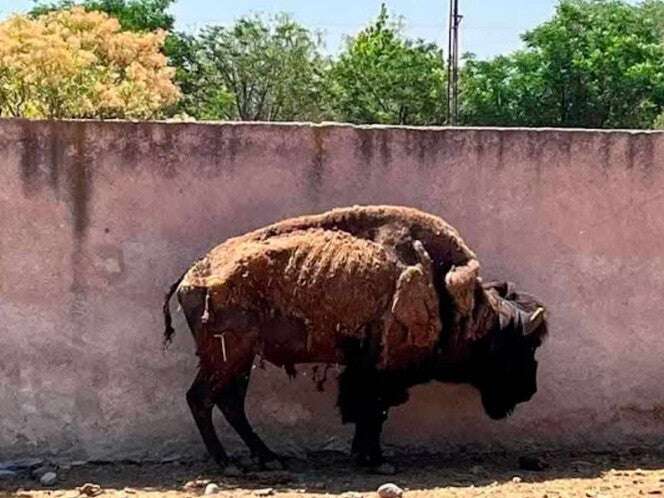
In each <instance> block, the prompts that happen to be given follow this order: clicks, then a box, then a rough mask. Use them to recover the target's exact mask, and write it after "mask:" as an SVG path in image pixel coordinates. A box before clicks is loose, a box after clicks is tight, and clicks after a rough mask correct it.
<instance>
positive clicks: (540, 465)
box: [519, 456, 549, 472]
mask: <svg viewBox="0 0 664 498" xmlns="http://www.w3.org/2000/svg"><path fill="white" fill-rule="evenodd" d="M519 468H520V469H521V470H529V471H533V472H540V471H542V470H545V469H548V468H549V463H548V462H547V461H546V460H544V459H542V458H539V457H531V456H522V457H519Z"/></svg>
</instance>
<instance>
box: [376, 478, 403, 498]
mask: <svg viewBox="0 0 664 498" xmlns="http://www.w3.org/2000/svg"><path fill="white" fill-rule="evenodd" d="M378 496H380V498H401V497H402V496H403V489H401V488H400V487H399V486H397V485H396V484H394V483H391V482H388V483H386V484H383V485H382V486H380V487H379V488H378Z"/></svg>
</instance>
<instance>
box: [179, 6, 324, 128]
mask: <svg viewBox="0 0 664 498" xmlns="http://www.w3.org/2000/svg"><path fill="white" fill-rule="evenodd" d="M175 57H176V60H177V65H178V66H179V67H180V68H181V69H182V70H181V71H180V72H179V73H178V82H179V84H180V85H181V87H182V88H183V89H184V90H185V94H186V98H185V99H184V101H183V106H182V111H183V112H185V113H187V114H189V115H192V116H194V117H196V118H202V119H234V120H245V121H246V120H250V121H252V120H253V121H255V120H263V121H287V120H303V119H309V120H311V119H317V118H318V117H319V114H320V113H319V102H320V96H319V93H320V90H319V87H320V81H321V72H322V69H321V68H322V65H323V59H322V58H321V56H320V53H319V41H318V40H317V39H316V38H315V37H314V36H313V35H312V34H311V33H310V32H309V31H308V30H307V29H305V28H304V27H302V26H300V25H299V24H297V23H296V22H295V21H293V20H292V19H290V18H289V17H288V16H286V15H279V16H277V17H275V18H273V19H272V20H270V21H266V20H264V19H262V18H260V17H245V18H242V19H240V20H238V21H237V22H236V23H235V24H234V25H233V26H231V27H229V28H226V27H223V26H212V27H208V28H206V29H204V30H203V32H202V33H201V34H200V35H199V36H198V37H195V38H194V37H188V38H183V39H182V44H181V45H180V50H179V52H178V54H177V55H176V56H175Z"/></svg>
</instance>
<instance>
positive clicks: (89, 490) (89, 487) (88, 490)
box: [76, 482, 102, 496]
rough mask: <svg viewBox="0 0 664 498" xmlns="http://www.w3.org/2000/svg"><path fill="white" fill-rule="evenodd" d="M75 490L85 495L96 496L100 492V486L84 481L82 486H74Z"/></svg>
mask: <svg viewBox="0 0 664 498" xmlns="http://www.w3.org/2000/svg"><path fill="white" fill-rule="evenodd" d="M76 490H77V491H78V492H79V493H80V494H82V495H85V496H97V495H100V494H101V493H102V490H101V486H100V485H99V484H93V483H91V482H86V483H85V484H84V485H83V486H79V487H78V488H76Z"/></svg>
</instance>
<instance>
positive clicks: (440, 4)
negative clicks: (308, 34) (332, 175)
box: [0, 0, 557, 58]
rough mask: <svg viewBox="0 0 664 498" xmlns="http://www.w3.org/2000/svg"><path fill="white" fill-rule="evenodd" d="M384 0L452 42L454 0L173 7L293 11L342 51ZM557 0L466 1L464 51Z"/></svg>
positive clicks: (515, 32)
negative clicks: (449, 18)
mask: <svg viewBox="0 0 664 498" xmlns="http://www.w3.org/2000/svg"><path fill="white" fill-rule="evenodd" d="M382 1H385V3H386V4H387V6H388V9H389V10H390V12H392V13H393V14H395V15H399V16H402V17H403V20H404V24H405V32H406V34H407V35H408V36H409V37H412V38H423V39H425V40H428V41H435V42H437V43H439V44H442V45H443V46H446V45H447V43H446V38H447V28H446V25H447V13H448V8H449V7H448V0H278V1H277V0H273V1H269V0H178V1H177V2H176V3H175V5H174V6H173V8H172V9H171V10H172V12H173V14H174V15H175V17H176V22H177V28H178V29H182V30H186V31H193V30H196V29H198V28H201V27H203V26H205V25H206V24H230V23H232V22H233V20H234V19H236V18H237V17H239V16H242V15H246V14H250V13H267V14H269V13H276V12H287V13H289V14H291V15H292V16H293V17H294V18H295V19H296V20H298V21H300V22H301V23H303V24H304V25H306V26H307V27H309V28H313V29H315V30H317V31H320V32H321V33H322V34H323V40H324V42H325V48H326V50H327V51H328V52H330V53H336V52H337V51H338V50H339V48H340V47H341V46H342V45H343V40H344V37H345V35H350V34H354V33H356V32H357V31H359V30H360V29H361V28H362V27H363V26H365V25H366V24H367V23H368V22H369V21H371V20H372V19H374V18H375V17H376V15H377V14H378V12H379V10H380V4H381V2H382ZM556 3H557V1H556V0H460V6H461V13H462V14H463V16H464V19H463V22H462V24H461V28H462V30H461V52H474V53H475V54H477V55H478V56H479V57H480V58H487V57H491V56H494V55H497V54H501V53H507V52H510V51H512V50H515V49H517V48H519V47H520V45H521V40H520V38H519V34H520V33H523V32H524V31H526V30H527V29H529V28H532V27H534V26H536V25H538V24H540V23H541V22H543V21H545V20H546V19H548V18H549V17H551V15H552V14H553V12H554V9H555V5H556ZM32 5H33V2H32V0H0V19H2V18H5V17H6V16H7V15H9V14H10V13H12V12H16V11H18V12H23V11H26V10H28V9H29V8H30V7H31V6H32Z"/></svg>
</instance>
